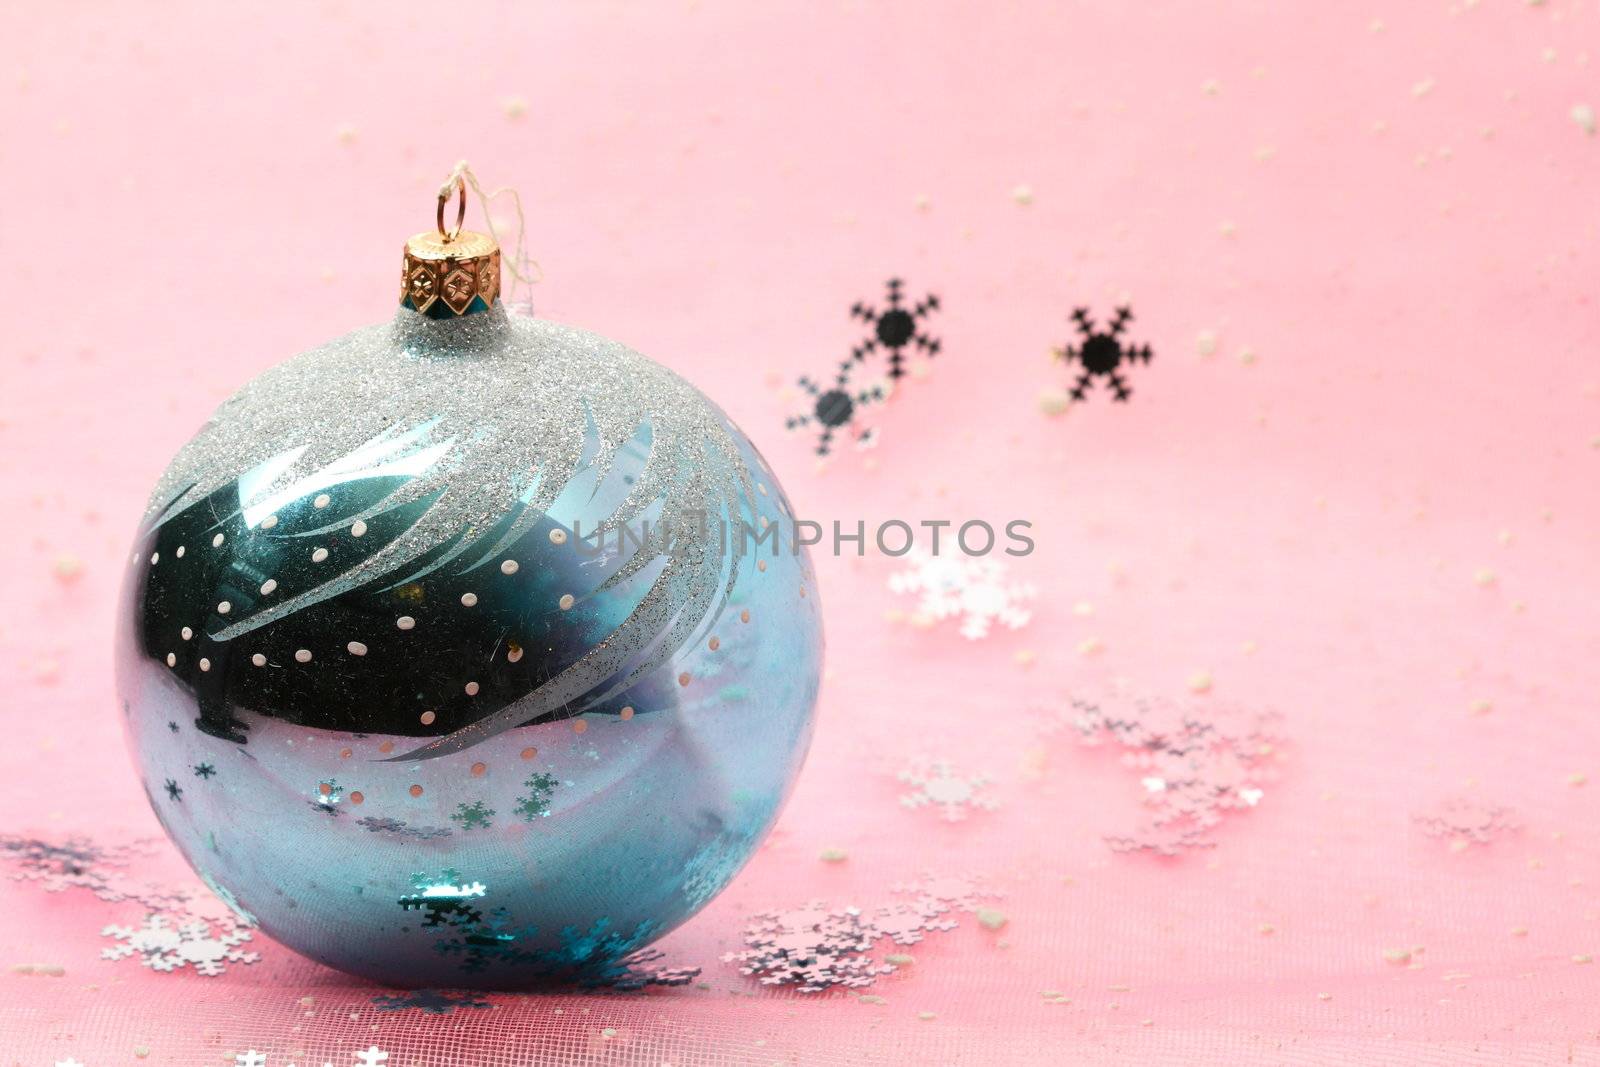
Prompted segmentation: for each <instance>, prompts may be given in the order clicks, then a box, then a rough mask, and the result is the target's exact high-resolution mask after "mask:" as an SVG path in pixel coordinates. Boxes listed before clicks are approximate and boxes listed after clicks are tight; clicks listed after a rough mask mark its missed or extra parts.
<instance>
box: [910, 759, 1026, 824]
mask: <svg viewBox="0 0 1600 1067" xmlns="http://www.w3.org/2000/svg"><path fill="white" fill-rule="evenodd" d="M896 777H897V778H898V779H899V780H900V781H901V782H903V783H905V784H906V785H909V786H913V787H914V788H913V789H912V791H911V792H909V793H902V794H901V795H900V804H901V806H902V807H906V808H923V807H933V808H936V809H938V811H939V815H940V817H941V818H943V819H944V820H945V821H946V822H960V821H962V820H963V819H965V818H966V817H967V814H968V812H970V811H972V810H974V809H980V810H983V811H993V810H994V809H995V808H997V807H999V806H1000V803H999V801H997V800H996V799H995V798H994V797H992V796H990V795H988V793H987V792H985V790H986V789H987V787H988V786H989V784H990V782H991V779H990V778H989V776H988V775H984V774H976V775H958V774H956V773H955V771H954V770H953V769H952V768H951V766H950V763H949V761H948V760H932V761H927V760H919V761H917V762H916V763H913V764H912V765H911V766H910V767H907V768H906V769H905V770H903V771H901V772H900V773H899V774H898V775H897V776H896Z"/></svg>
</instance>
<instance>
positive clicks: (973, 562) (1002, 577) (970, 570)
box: [889, 551, 1037, 641]
mask: <svg viewBox="0 0 1600 1067" xmlns="http://www.w3.org/2000/svg"><path fill="white" fill-rule="evenodd" d="M906 561H907V562H908V563H909V564H910V569H909V570H905V571H898V572H896V573H894V574H891V575H890V576H889V589H890V591H891V592H895V593H901V594H905V593H915V594H917V595H918V596H919V597H920V600H919V602H918V605H917V615H918V616H919V617H920V618H922V619H923V620H926V621H928V622H930V623H931V622H935V621H940V620H944V619H951V618H959V619H960V620H961V627H960V632H961V635H962V636H963V637H966V638H968V639H969V640H974V641H976V640H979V639H981V638H984V637H987V636H988V635H989V631H990V629H991V628H992V627H993V625H994V624H995V623H1000V624H1001V625H1003V626H1006V627H1008V628H1009V629H1012V630H1017V629H1021V628H1022V627H1023V626H1025V625H1027V624H1028V622H1029V621H1030V620H1031V619H1032V618H1033V614H1032V612H1031V611H1030V610H1029V609H1028V608H1027V607H1025V605H1026V603H1027V602H1028V601H1030V600H1032V599H1034V597H1035V596H1036V595H1037V591H1036V590H1035V589H1034V587H1033V586H1032V585H1030V584H1027V583H1020V582H1011V581H1008V580H1007V578H1006V568H1005V565H1004V564H1003V563H1001V562H1000V561H999V560H993V559H989V558H987V557H969V556H932V555H928V554H927V553H924V552H921V551H913V552H911V553H909V554H908V555H907V557H906Z"/></svg>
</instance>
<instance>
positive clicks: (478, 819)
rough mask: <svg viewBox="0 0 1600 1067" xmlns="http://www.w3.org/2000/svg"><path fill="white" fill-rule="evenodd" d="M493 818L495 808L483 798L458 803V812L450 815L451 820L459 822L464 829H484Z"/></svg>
mask: <svg viewBox="0 0 1600 1067" xmlns="http://www.w3.org/2000/svg"><path fill="white" fill-rule="evenodd" d="M493 818H494V809H493V808H491V807H489V806H488V805H487V804H485V803H484V802H483V801H481V800H474V801H473V802H472V803H471V804H457V805H456V813H455V814H454V815H452V816H450V821H451V822H453V823H459V824H460V826H461V828H462V829H463V830H482V829H486V828H487V827H488V826H489V823H490V821H491V820H492V819H493Z"/></svg>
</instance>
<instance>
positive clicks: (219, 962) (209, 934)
mask: <svg viewBox="0 0 1600 1067" xmlns="http://www.w3.org/2000/svg"><path fill="white" fill-rule="evenodd" d="M100 933H101V934H102V935H104V936H106V937H112V938H116V940H117V942H118V943H117V944H115V945H112V946H111V947H109V948H104V949H101V950H100V956H101V958H102V959H108V960H120V959H124V958H126V957H128V956H132V955H135V954H137V955H138V956H139V962H140V963H142V964H144V966H146V967H149V968H150V969H151V970H153V971H162V972H171V971H176V970H179V969H181V968H183V967H186V966H187V967H192V968H193V969H194V971H195V973H197V974H203V975H205V976H206V977H208V978H215V977H216V976H217V975H219V974H221V973H222V972H223V971H225V970H226V969H227V965H228V964H229V963H255V962H256V961H258V960H259V959H261V955H260V954H259V953H256V952H244V951H241V950H240V948H239V946H240V945H242V944H244V943H245V942H246V941H249V940H250V938H251V933H250V931H249V930H248V929H247V928H245V927H242V926H237V925H234V924H231V923H222V924H219V925H217V926H215V927H213V925H212V924H211V923H209V922H207V921H205V920H195V921H193V922H186V923H182V924H181V925H176V926H175V925H173V922H172V920H171V919H170V918H169V917H168V916H165V915H151V916H149V917H148V918H146V919H145V921H144V925H143V926H139V927H131V926H116V925H112V926H107V927H105V928H104V929H102V930H101V931H100Z"/></svg>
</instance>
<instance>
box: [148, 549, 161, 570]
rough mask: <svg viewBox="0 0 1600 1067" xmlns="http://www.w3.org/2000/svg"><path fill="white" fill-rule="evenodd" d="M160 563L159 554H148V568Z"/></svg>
mask: <svg viewBox="0 0 1600 1067" xmlns="http://www.w3.org/2000/svg"><path fill="white" fill-rule="evenodd" d="M160 562H161V553H159V552H152V553H150V566H152V567H154V566H155V565H156V564H157V563H160Z"/></svg>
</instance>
